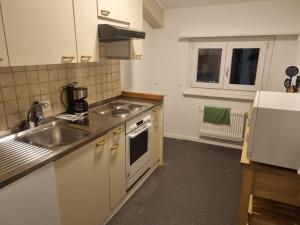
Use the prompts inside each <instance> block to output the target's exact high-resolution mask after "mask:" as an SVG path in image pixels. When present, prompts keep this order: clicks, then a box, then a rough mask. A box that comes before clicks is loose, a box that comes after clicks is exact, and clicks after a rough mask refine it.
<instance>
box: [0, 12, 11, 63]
mask: <svg viewBox="0 0 300 225" xmlns="http://www.w3.org/2000/svg"><path fill="white" fill-rule="evenodd" d="M0 19H1V21H0V66H9V62H8V56H7V48H6V42H5V35H4V28H3V23H2V14H1V11H0Z"/></svg>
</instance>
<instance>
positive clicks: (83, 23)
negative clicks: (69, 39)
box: [74, 0, 100, 62]
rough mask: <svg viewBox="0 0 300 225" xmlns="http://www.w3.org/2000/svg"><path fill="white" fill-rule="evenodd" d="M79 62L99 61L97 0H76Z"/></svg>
mask: <svg viewBox="0 0 300 225" xmlns="http://www.w3.org/2000/svg"><path fill="white" fill-rule="evenodd" d="M74 16H75V28H76V41H77V58H78V62H98V61H99V39H98V24H99V23H100V22H99V20H98V17H97V2H96V1H95V0H74Z"/></svg>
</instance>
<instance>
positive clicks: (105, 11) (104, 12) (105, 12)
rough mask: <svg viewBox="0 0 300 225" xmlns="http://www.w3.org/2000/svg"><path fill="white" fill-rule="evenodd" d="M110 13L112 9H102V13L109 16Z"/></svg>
mask: <svg viewBox="0 0 300 225" xmlns="http://www.w3.org/2000/svg"><path fill="white" fill-rule="evenodd" d="M109 14H110V11H108V10H101V15H102V16H108V15H109Z"/></svg>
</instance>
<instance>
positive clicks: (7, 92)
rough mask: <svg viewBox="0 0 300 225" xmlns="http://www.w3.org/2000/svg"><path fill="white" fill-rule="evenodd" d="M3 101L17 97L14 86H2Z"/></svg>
mask: <svg viewBox="0 0 300 225" xmlns="http://www.w3.org/2000/svg"><path fill="white" fill-rule="evenodd" d="M2 94H3V101H10V100H14V99H17V95H16V90H15V87H14V86H11V87H4V88H2Z"/></svg>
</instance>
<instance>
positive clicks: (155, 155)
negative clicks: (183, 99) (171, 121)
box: [150, 105, 163, 167]
mask: <svg viewBox="0 0 300 225" xmlns="http://www.w3.org/2000/svg"><path fill="white" fill-rule="evenodd" d="M162 110H163V109H162V106H160V105H159V106H157V107H155V108H154V109H153V110H152V112H151V117H152V127H151V135H150V142H151V148H152V149H151V150H150V152H151V154H150V157H151V158H150V165H151V167H152V166H154V165H156V164H157V163H159V162H161V161H162V149H163V113H162Z"/></svg>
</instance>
